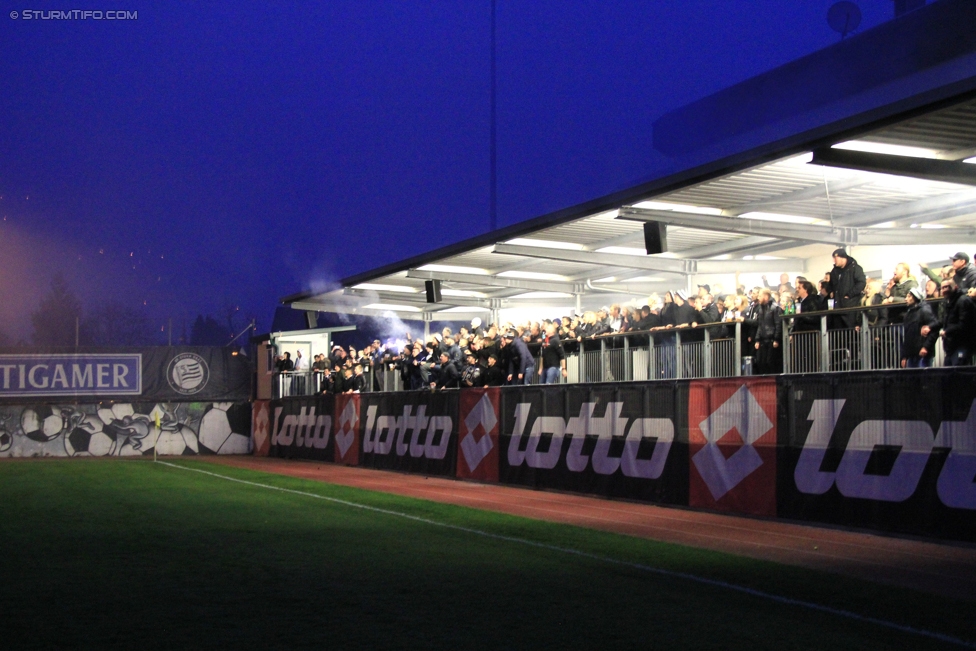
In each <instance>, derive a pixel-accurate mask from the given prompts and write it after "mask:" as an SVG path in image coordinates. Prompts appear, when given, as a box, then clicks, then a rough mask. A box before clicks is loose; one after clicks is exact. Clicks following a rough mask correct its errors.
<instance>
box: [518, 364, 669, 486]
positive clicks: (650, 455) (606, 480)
mask: <svg viewBox="0 0 976 651" xmlns="http://www.w3.org/2000/svg"><path fill="white" fill-rule="evenodd" d="M686 387H687V385H686V384H684V385H682V384H678V383H672V382H655V383H648V384H634V383H627V384H612V385H605V384H604V385H558V386H549V387H527V388H504V389H502V391H501V405H500V406H501V412H502V414H501V423H502V430H501V435H500V437H499V443H500V449H499V476H500V480H501V481H502V483H510V484H521V485H523V486H533V487H539V488H555V489H559V490H569V491H577V492H582V493H594V494H598V495H605V496H609V497H624V498H629V499H639V500H646V501H653V502H663V503H668V504H682V505H683V504H687V503H688V439H687V434H686V432H687V425H686V423H687V420H686V414H687V404H686V403H687V388H686Z"/></svg>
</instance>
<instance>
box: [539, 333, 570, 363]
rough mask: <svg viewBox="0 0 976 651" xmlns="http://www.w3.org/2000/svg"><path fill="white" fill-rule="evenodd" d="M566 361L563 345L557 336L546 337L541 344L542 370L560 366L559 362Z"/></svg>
mask: <svg viewBox="0 0 976 651" xmlns="http://www.w3.org/2000/svg"><path fill="white" fill-rule="evenodd" d="M564 359H566V352H565V351H564V350H563V344H562V342H561V341H559V335H553V336H551V337H546V338H545V339H544V340H543V342H542V368H552V367H553V366H556V367H558V366H561V364H560V362H561V360H564Z"/></svg>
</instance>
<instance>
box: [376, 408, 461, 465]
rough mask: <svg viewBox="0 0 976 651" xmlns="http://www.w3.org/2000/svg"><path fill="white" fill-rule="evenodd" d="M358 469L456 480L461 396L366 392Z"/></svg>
mask: <svg viewBox="0 0 976 651" xmlns="http://www.w3.org/2000/svg"><path fill="white" fill-rule="evenodd" d="M360 400H361V402H360V411H359V422H360V427H361V430H360V432H361V435H360V441H362V443H361V448H360V457H359V465H361V466H368V467H372V468H383V469H387V470H400V471H405V472H415V473H422V474H425V475H440V476H447V477H454V476H455V471H456V468H457V430H458V428H457V422H458V392H456V391H452V392H448V393H429V392H426V391H424V392H413V391H411V392H403V393H364V394H362V395H361V396H360Z"/></svg>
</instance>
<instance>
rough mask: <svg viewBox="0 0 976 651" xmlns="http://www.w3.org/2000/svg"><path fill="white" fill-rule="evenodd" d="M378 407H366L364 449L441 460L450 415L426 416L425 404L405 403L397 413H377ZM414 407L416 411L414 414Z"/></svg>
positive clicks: (451, 427)
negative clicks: (398, 414) (382, 414)
mask: <svg viewBox="0 0 976 651" xmlns="http://www.w3.org/2000/svg"><path fill="white" fill-rule="evenodd" d="M378 409H379V408H378V407H377V406H376V405H370V406H369V407H367V408H366V432H365V439H364V440H363V452H364V453H366V454H370V453H372V454H384V455H385V454H390V452H395V453H396V455H397V456H398V457H403V456H406V455H407V454H409V455H410V456H411V457H414V458H419V457H425V458H427V459H434V460H438V459H443V458H444V456H445V455H446V454H447V447H448V444H449V443H450V441H451V432H452V431H453V430H454V421H453V420H452V419H451V417H450V416H429V417H428V416H427V415H426V412H427V406H426V405H418V406H416V407H413V406H411V405H405V406H404V407H403V414H402V415H400V416H377V413H376V412H377V411H378ZM414 410H416V413H414Z"/></svg>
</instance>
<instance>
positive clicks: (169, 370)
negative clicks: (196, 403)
mask: <svg viewBox="0 0 976 651" xmlns="http://www.w3.org/2000/svg"><path fill="white" fill-rule="evenodd" d="M166 379H167V381H168V382H169V386H170V387H171V388H172V389H173V391H176V392H177V393H179V394H182V395H184V396H191V395H193V394H194V393H200V392H201V391H203V390H204V389H205V388H206V386H207V382H208V381H209V380H210V367H209V366H208V365H207V361H206V360H205V359H203V358H202V357H200V356H199V355H197V354H196V353H182V354H180V355H177V356H176V357H174V358H173V359H172V360H171V361H170V363H169V365H168V366H167V367H166Z"/></svg>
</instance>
